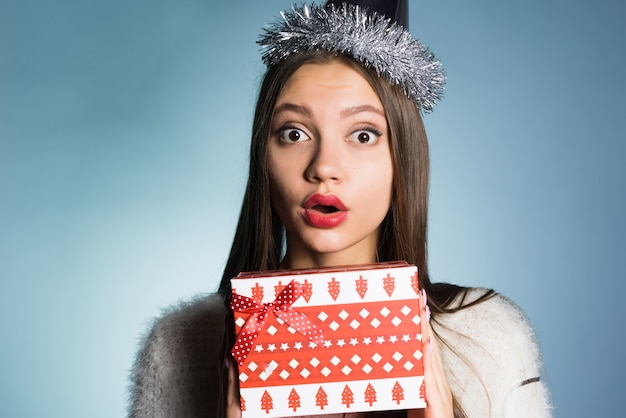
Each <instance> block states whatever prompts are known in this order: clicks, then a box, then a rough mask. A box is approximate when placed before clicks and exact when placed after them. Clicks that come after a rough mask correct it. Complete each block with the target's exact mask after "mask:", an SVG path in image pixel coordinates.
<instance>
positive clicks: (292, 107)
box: [274, 103, 311, 116]
mask: <svg viewBox="0 0 626 418" xmlns="http://www.w3.org/2000/svg"><path fill="white" fill-rule="evenodd" d="M287 111H292V112H296V113H300V114H301V115H304V116H311V112H309V109H307V108H306V107H304V106H300V105H297V104H293V103H281V104H279V105H278V106H276V107H275V108H274V116H276V115H278V114H280V113H282V112H287Z"/></svg>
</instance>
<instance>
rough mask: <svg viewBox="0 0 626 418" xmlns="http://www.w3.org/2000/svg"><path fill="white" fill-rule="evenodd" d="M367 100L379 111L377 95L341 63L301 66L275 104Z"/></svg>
mask: <svg viewBox="0 0 626 418" xmlns="http://www.w3.org/2000/svg"><path fill="white" fill-rule="evenodd" d="M292 100H300V101H315V100H322V101H326V102H329V101H333V100H342V101H353V102H355V101H367V102H368V103H370V104H376V105H377V106H378V107H380V108H381V109H382V104H381V102H380V99H379V98H378V95H377V94H376V92H375V91H374V89H373V88H372V86H371V85H370V84H369V82H368V81H367V80H366V79H365V77H363V75H362V74H361V73H360V72H358V71H357V70H356V69H354V68H353V67H352V66H350V65H348V64H347V63H344V62H343V61H340V60H332V61H330V62H327V63H314V64H304V65H302V66H301V67H300V68H298V69H297V70H296V71H295V72H294V73H293V74H292V75H291V77H289V79H288V80H287V82H286V83H285V86H284V87H283V89H282V91H281V93H280V95H279V97H278V101H277V103H276V104H277V105H280V104H281V103H283V102H285V101H292Z"/></svg>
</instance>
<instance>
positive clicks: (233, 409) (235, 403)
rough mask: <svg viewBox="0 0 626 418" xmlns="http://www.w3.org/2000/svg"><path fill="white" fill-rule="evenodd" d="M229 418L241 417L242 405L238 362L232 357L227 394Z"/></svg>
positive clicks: (227, 413) (227, 414)
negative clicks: (240, 402) (240, 401)
mask: <svg viewBox="0 0 626 418" xmlns="http://www.w3.org/2000/svg"><path fill="white" fill-rule="evenodd" d="M226 416H227V418H241V405H240V404H239V377H238V376H237V364H236V363H235V359H233V358H232V357H231V358H230V359H229V367H228V391H227V395H226Z"/></svg>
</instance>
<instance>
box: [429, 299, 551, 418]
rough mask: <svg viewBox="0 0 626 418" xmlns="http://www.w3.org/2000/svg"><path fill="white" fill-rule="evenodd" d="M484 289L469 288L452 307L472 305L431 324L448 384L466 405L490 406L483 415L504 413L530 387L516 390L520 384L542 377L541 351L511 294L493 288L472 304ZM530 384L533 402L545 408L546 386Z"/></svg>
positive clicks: (528, 323) (472, 407)
mask: <svg viewBox="0 0 626 418" xmlns="http://www.w3.org/2000/svg"><path fill="white" fill-rule="evenodd" d="M486 292H487V290H486V289H479V288H475V289H467V291H466V292H465V293H461V295H459V296H458V297H457V299H456V300H455V301H454V302H453V304H452V307H455V308H459V307H461V306H465V305H468V304H470V306H467V307H465V308H462V309H460V310H458V311H456V312H454V313H450V314H439V315H438V316H437V317H436V318H435V319H434V320H433V321H432V326H433V329H434V330H435V331H436V333H437V335H438V336H439V337H440V342H441V347H442V349H441V352H442V357H443V359H444V362H445V367H446V369H447V370H446V373H447V375H448V379H449V382H450V385H451V388H453V391H454V392H457V396H458V397H460V398H461V399H463V400H464V401H463V402H462V404H464V407H465V406H468V409H469V410H476V409H478V410H480V411H483V412H484V408H486V407H488V408H489V409H490V411H491V414H493V415H488V414H484V413H483V414H482V416H505V412H504V411H505V410H508V409H509V408H510V405H511V402H512V400H514V399H516V398H517V397H519V394H520V393H521V392H522V391H523V392H528V389H526V388H524V389H523V390H521V389H520V388H521V387H522V386H524V384H523V383H524V382H527V381H529V380H530V381H534V380H536V379H537V378H539V377H540V375H541V372H542V361H541V353H540V350H539V345H538V343H537V340H536V337H535V333H534V331H533V329H532V326H531V324H530V322H529V320H528V318H527V317H526V315H525V314H524V312H523V311H522V310H521V309H520V308H519V306H518V305H516V304H515V303H514V302H513V301H511V300H510V299H509V298H507V297H505V296H503V295H500V294H497V293H496V294H494V295H493V296H491V297H488V298H486V299H485V300H483V301H481V302H479V303H476V304H474V305H471V302H473V301H475V300H478V299H479V298H480V297H481V296H483V295H485V294H486ZM528 386H530V389H532V390H533V391H534V392H533V395H532V397H531V400H532V402H533V403H534V404H535V405H536V407H538V408H539V407H540V408H542V409H543V411H547V410H549V402H548V400H547V393H546V391H545V387H544V385H543V384H542V383H536V384H533V385H528ZM468 388H471V389H468ZM480 399H484V402H481V401H480ZM481 404H482V405H481ZM481 413H482V412H481ZM469 416H481V414H478V415H475V414H474V415H472V414H470V415H469ZM506 416H509V415H506ZM533 416H535V415H533ZM536 416H547V415H543V413H541V414H539V413H538V414H537V415H536Z"/></svg>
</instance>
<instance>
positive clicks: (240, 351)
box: [230, 280, 324, 366]
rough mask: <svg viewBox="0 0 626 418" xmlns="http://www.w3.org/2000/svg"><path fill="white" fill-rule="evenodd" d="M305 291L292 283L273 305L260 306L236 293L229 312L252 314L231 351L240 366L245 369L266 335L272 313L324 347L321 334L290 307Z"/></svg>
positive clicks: (294, 282) (298, 284)
mask: <svg viewBox="0 0 626 418" xmlns="http://www.w3.org/2000/svg"><path fill="white" fill-rule="evenodd" d="M303 291H304V290H303V288H302V285H301V284H300V283H298V282H297V281H295V280H292V281H291V282H290V283H289V284H288V285H287V286H285V287H284V289H283V290H282V291H281V292H280V293H279V294H278V296H277V297H276V299H275V300H274V301H273V302H271V303H257V302H256V301H255V300H254V299H251V298H249V297H246V296H241V295H238V294H237V293H233V297H232V300H231V302H230V309H232V310H233V311H236V312H241V313H244V314H246V313H247V314H251V315H250V317H249V318H248V320H247V321H246V323H245V325H244V326H243V328H242V329H241V332H240V333H239V335H238V336H237V341H235V345H234V346H233V349H232V354H233V357H235V359H236V360H237V362H238V363H239V365H240V366H243V363H244V361H245V359H246V357H247V356H248V353H250V351H251V350H252V348H253V347H254V342H255V340H256V339H257V338H258V336H259V334H260V333H261V332H262V331H263V329H264V326H265V322H266V320H267V314H268V313H270V312H271V313H273V314H274V315H276V316H277V317H279V318H280V319H282V320H283V321H284V322H285V323H286V324H287V325H289V326H291V327H292V328H294V329H295V330H296V331H298V332H299V333H301V334H303V335H304V336H306V337H307V338H308V339H309V340H311V341H313V342H314V343H316V344H318V345H321V344H322V343H323V342H324V335H323V334H322V330H321V329H319V328H317V327H316V326H315V324H314V323H313V322H312V321H311V320H309V318H307V317H306V315H304V314H302V313H300V312H298V311H297V310H295V309H293V308H292V307H291V305H292V304H293V303H294V302H295V301H296V300H297V299H298V298H299V297H300V295H302V293H303Z"/></svg>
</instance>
